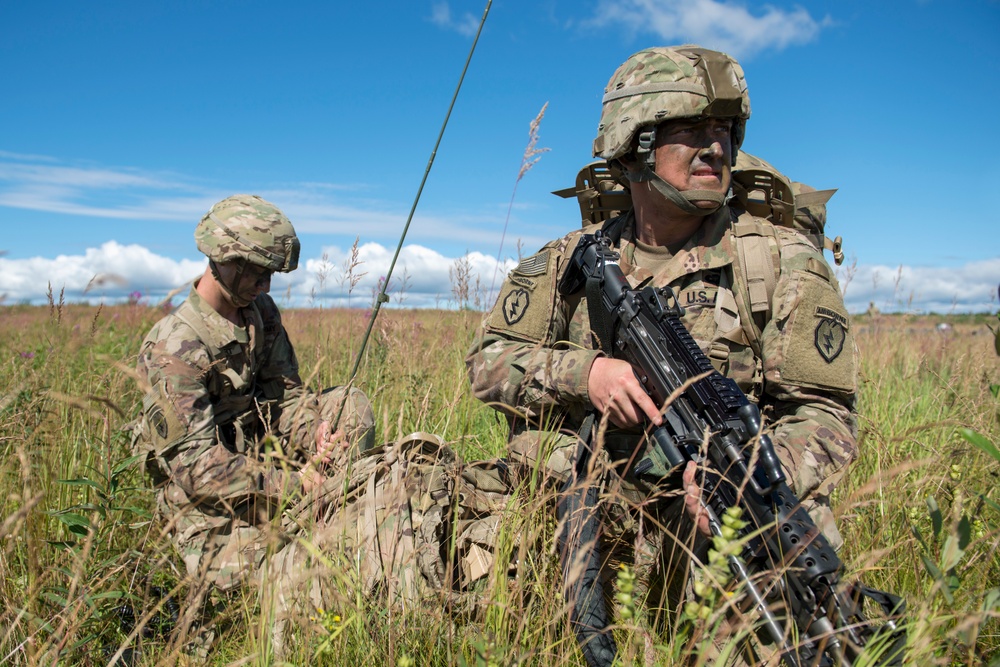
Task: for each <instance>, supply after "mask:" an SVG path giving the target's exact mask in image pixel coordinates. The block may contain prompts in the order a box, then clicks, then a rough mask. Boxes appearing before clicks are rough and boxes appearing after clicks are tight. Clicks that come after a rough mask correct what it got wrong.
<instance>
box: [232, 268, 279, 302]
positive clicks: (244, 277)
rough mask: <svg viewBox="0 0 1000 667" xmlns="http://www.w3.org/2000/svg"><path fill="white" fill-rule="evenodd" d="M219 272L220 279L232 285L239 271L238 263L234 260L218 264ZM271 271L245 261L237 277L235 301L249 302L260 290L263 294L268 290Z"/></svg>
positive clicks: (269, 288) (269, 289)
mask: <svg viewBox="0 0 1000 667" xmlns="http://www.w3.org/2000/svg"><path fill="white" fill-rule="evenodd" d="M219 273H220V275H221V276H222V279H223V280H224V281H226V284H227V285H230V286H232V285H234V284H235V282H236V276H237V274H238V273H239V264H237V263H236V262H227V263H225V264H220V265H219ZM273 273H274V272H273V271H268V270H267V269H264V268H261V267H259V266H257V265H255V264H250V263H245V264H244V265H243V272H242V274H241V275H240V278H239V284H237V285H236V299H235V301H236V302H238V303H244V302H245V303H249V302H251V301H253V300H254V299H256V298H257V295H258V294H260V293H261V292H263V293H265V294H266V293H268V292H270V291H271V276H272V275H273Z"/></svg>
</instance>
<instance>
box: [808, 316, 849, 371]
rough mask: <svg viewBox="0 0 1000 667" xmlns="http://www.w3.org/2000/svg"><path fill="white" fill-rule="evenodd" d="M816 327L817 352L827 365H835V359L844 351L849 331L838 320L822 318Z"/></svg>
mask: <svg viewBox="0 0 1000 667" xmlns="http://www.w3.org/2000/svg"><path fill="white" fill-rule="evenodd" d="M818 319H819V323H818V324H817V325H816V336H815V338H814V340H815V345H816V350H817V351H818V352H819V356H821V357H823V359H824V360H825V361H826V363H828V364H830V363H833V361H834V359H836V358H837V357H839V356H840V353H841V352H842V351H843V349H844V341H845V340H846V339H847V331H846V330H845V329H844V325H843V324H841V323H840V322H838V321H837V320H833V319H827V318H825V317H820V318H818Z"/></svg>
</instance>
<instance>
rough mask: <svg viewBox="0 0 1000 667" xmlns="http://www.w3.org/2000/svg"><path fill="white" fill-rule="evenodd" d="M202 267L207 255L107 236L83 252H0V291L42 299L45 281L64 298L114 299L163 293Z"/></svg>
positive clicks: (14, 298) (11, 298)
mask: <svg viewBox="0 0 1000 667" xmlns="http://www.w3.org/2000/svg"><path fill="white" fill-rule="evenodd" d="M204 270H205V261H191V260H186V259H185V260H180V261H177V260H173V259H168V258H166V257H161V256H159V255H156V254H154V253H152V252H150V251H149V250H148V249H147V248H144V247H142V246H139V245H121V244H119V243H117V242H115V241H108V242H107V243H104V244H103V245H102V246H101V247H99V248H89V249H87V251H86V252H85V253H84V254H83V255H59V256H58V257H55V258H54V259H53V258H46V257H32V258H28V259H4V258H0V295H3V296H4V299H5V301H6V302H7V303H10V302H21V301H27V302H32V303H39V302H42V301H44V300H45V299H46V294H47V293H48V289H49V285H51V286H52V292H53V293H54V294H56V295H58V294H59V293H60V292H64V293H65V298H66V300H68V301H90V302H92V303H97V302H100V301H101V300H102V299H107V300H116V299H121V298H124V297H126V296H127V295H128V294H130V293H132V292H136V291H138V292H142V293H143V294H144V295H159V296H162V295H164V294H166V293H167V292H169V291H170V290H171V289H174V288H176V287H178V286H180V285H183V284H184V283H185V282H187V281H190V280H191V279H193V278H195V277H196V276H198V275H201V273H202V271H204Z"/></svg>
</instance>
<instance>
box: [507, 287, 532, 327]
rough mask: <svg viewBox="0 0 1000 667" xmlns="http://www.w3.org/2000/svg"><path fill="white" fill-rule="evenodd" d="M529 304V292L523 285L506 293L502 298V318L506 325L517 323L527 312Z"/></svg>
mask: <svg viewBox="0 0 1000 667" xmlns="http://www.w3.org/2000/svg"><path fill="white" fill-rule="evenodd" d="M530 304H531V294H530V293H529V292H528V290H526V289H524V288H523V287H518V288H515V289H513V290H511V291H510V292H508V293H507V296H505V297H504V300H503V319H504V321H505V322H507V324H508V325H511V324H517V323H518V322H520V321H521V318H523V317H524V314H525V313H526V312H528V306H529V305H530Z"/></svg>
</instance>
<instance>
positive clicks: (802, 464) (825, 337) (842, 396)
mask: <svg viewBox="0 0 1000 667" xmlns="http://www.w3.org/2000/svg"><path fill="white" fill-rule="evenodd" d="M781 256H782V260H781V272H780V276H779V279H778V284H777V286H776V288H775V292H774V298H773V300H772V318H771V320H770V321H769V322H768V323H767V325H766V326H765V327H764V330H763V332H762V336H761V348H762V356H763V371H764V397H763V399H762V403H764V407H765V409H766V410H767V412H768V421H770V422H771V424H772V425H773V426H772V429H773V434H772V439H773V440H774V444H775V447H776V449H777V453H778V456H779V457H780V458H781V460H782V463H783V464H784V467H785V470H786V473H788V474H789V485H790V486H791V487H792V489H793V490H794V491H795V492H796V493H797V494H798V495H799V496H800V497H805V496H807V495H815V496H819V497H828V496H829V495H830V493H831V492H832V491H833V489H834V487H835V486H836V484H837V483H838V482H839V480H840V479H841V477H842V476H843V474H844V472H845V470H846V468H847V465H848V464H849V463H850V462H851V461H852V460H853V459H854V458H855V457H856V456H857V448H858V447H857V420H856V412H855V405H856V397H857V368H858V350H857V347H856V345H855V342H854V335H853V331H852V329H851V321H850V317H849V316H848V313H847V309H846V307H845V306H844V301H843V297H842V296H841V294H840V290H839V287H838V286H837V281H836V278H835V276H834V275H833V271H832V270H831V269H830V267H829V265H828V264H827V263H826V261H825V260H824V259H823V256H822V254H821V253H819V252H818V251H816V250H815V249H814V248H813V247H812V246H811V245H808V244H807V243H806V242H805V241H804V240H800V241H793V242H791V243H786V244H785V245H784V247H783V249H782V253H781Z"/></svg>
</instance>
